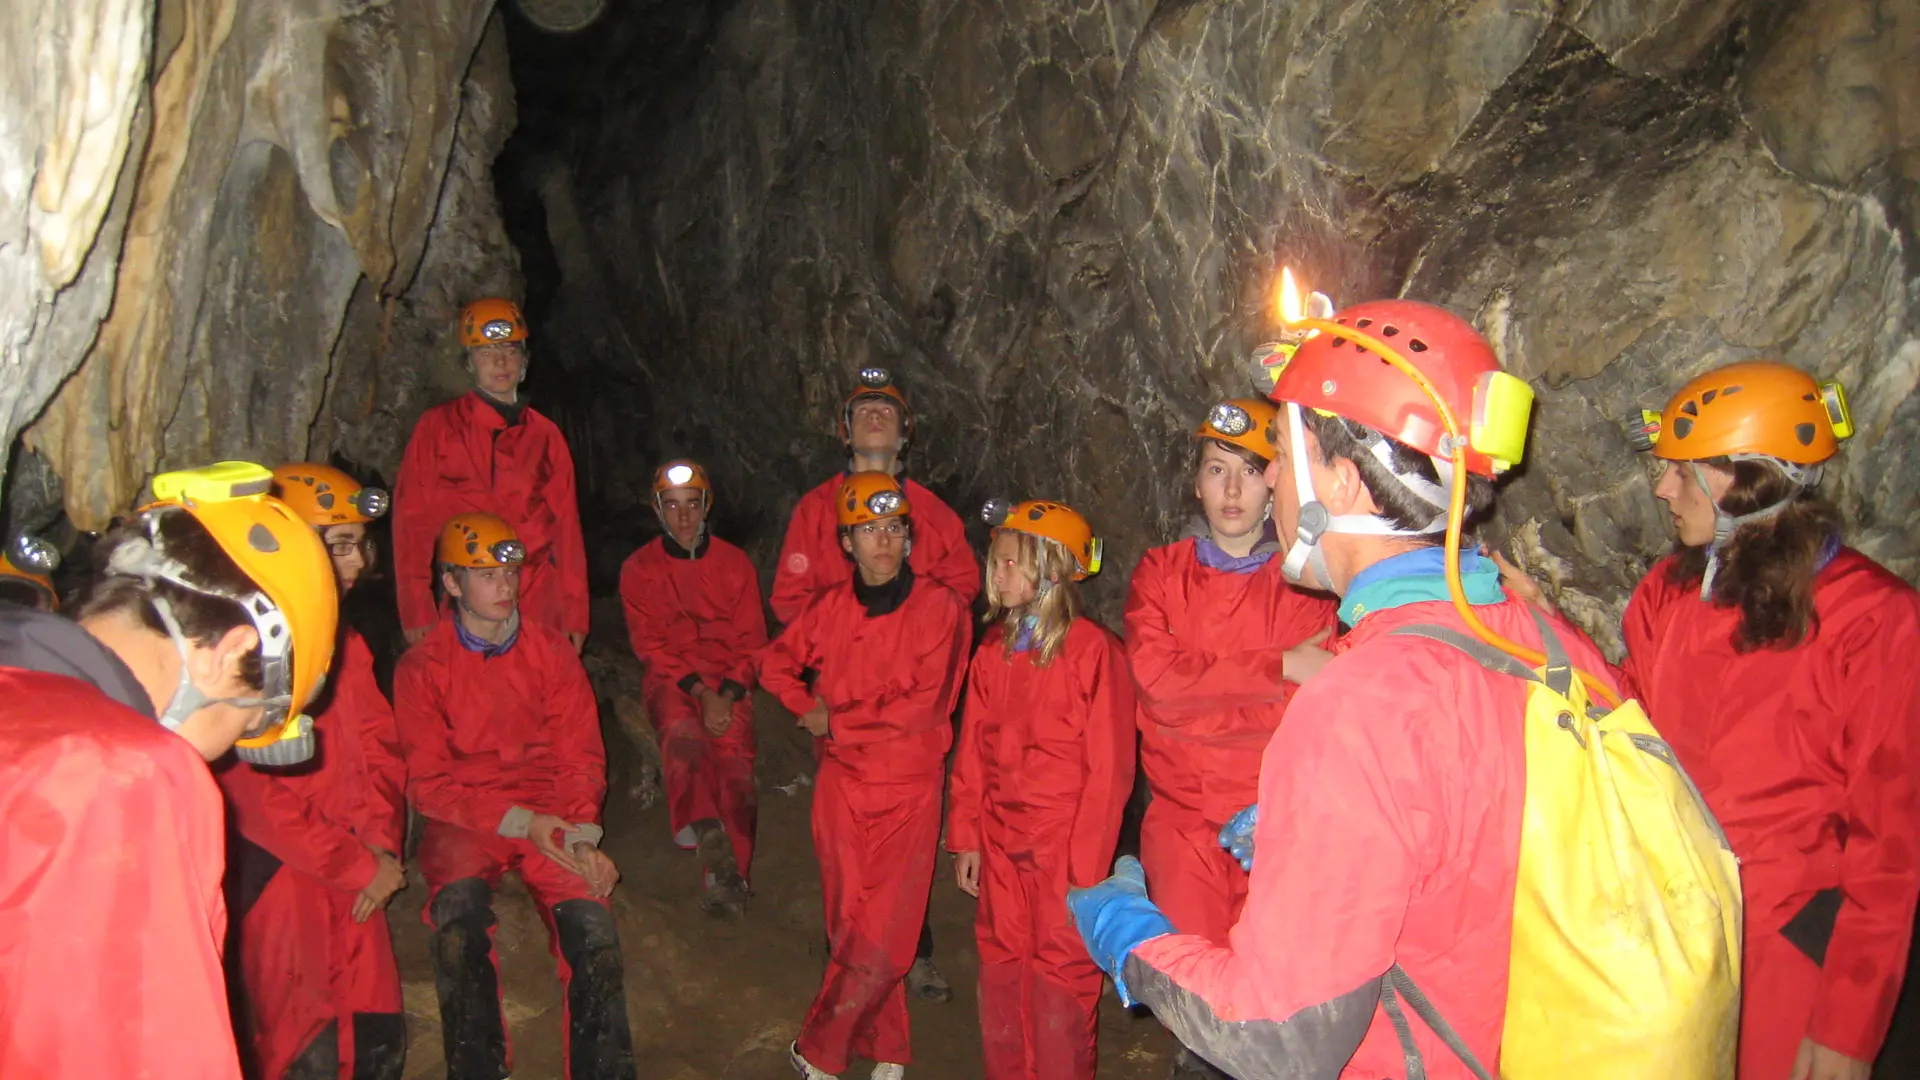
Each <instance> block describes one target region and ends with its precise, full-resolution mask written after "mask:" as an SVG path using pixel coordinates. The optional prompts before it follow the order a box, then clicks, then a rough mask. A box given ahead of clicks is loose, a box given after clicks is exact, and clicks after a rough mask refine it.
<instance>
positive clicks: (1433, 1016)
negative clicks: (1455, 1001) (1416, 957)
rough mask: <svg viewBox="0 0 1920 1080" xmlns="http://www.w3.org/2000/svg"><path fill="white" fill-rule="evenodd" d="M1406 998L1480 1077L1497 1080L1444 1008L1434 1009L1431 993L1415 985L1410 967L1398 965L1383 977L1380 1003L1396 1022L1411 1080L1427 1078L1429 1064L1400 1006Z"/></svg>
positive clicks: (1416, 1011) (1397, 1033)
mask: <svg viewBox="0 0 1920 1080" xmlns="http://www.w3.org/2000/svg"><path fill="white" fill-rule="evenodd" d="M1402 998H1404V999H1406V1002H1407V1004H1408V1005H1410V1006H1412V1007H1413V1012H1414V1015H1416V1016H1418V1017H1419V1018H1420V1019H1421V1020H1422V1021H1424V1022H1425V1023H1426V1025H1427V1027H1429V1028H1431V1029H1432V1030H1433V1033H1434V1034H1435V1035H1438V1036H1440V1041H1441V1042H1443V1043H1445V1044H1446V1045H1447V1049H1449V1050H1451V1051H1453V1053H1454V1056H1456V1057H1458V1058H1459V1059H1460V1061H1461V1062H1462V1063H1463V1064H1465V1065H1466V1067H1467V1069H1468V1070H1469V1071H1471V1072H1472V1073H1473V1075H1474V1076H1475V1077H1477V1078H1478V1080H1493V1077H1492V1075H1491V1074H1490V1073H1488V1072H1487V1069H1486V1066H1484V1065H1482V1064H1480V1059H1479V1058H1477V1057H1475V1056H1474V1055H1473V1051H1472V1050H1470V1049H1468V1047H1467V1041H1466V1040H1465V1039H1462V1038H1461V1037H1460V1033H1459V1032H1457V1031H1455V1030H1453V1025H1452V1024H1449V1023H1447V1021H1446V1019H1445V1018H1444V1017H1442V1016H1441V1015H1440V1010H1438V1009H1436V1008H1434V1007H1433V1002H1431V1001H1428V1000H1427V995H1425V994H1423V993H1421V992H1420V988H1419V987H1418V986H1415V985H1414V983H1413V977H1412V976H1411V975H1408V974H1407V969H1406V968H1403V967H1401V966H1400V965H1399V964H1395V965H1393V966H1392V967H1390V968H1388V969H1387V973H1386V974H1385V975H1383V976H1381V978H1380V1003H1381V1004H1382V1005H1384V1006H1386V1010H1387V1019H1389V1020H1391V1021H1393V1032H1394V1034H1395V1035H1397V1036H1398V1037H1399V1039H1400V1052H1401V1054H1402V1055H1404V1056H1405V1058H1406V1062H1407V1080H1427V1063H1426V1062H1425V1061H1424V1060H1423V1059H1422V1058H1421V1056H1420V1048H1419V1047H1418V1046H1416V1045H1415V1044H1414V1041H1413V1028H1412V1026H1411V1025H1409V1024H1408V1023H1407V1014H1406V1013H1404V1012H1402V1011H1401V1009H1400V1000H1401V999H1402Z"/></svg>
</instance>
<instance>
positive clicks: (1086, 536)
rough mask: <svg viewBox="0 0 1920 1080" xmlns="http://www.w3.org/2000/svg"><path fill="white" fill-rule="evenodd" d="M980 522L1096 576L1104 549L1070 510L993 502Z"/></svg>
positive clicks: (1080, 574) (1079, 577) (1082, 574)
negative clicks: (1022, 536) (1047, 543)
mask: <svg viewBox="0 0 1920 1080" xmlns="http://www.w3.org/2000/svg"><path fill="white" fill-rule="evenodd" d="M1268 409H1269V411H1271V410H1272V407H1271V406H1268ZM980 519H981V520H982V521H985V522H986V523H987V528H988V529H991V530H994V531H998V530H1000V529H1007V530H1010V531H1012V532H1019V533H1026V534H1028V535H1030V536H1038V537H1041V538H1043V539H1047V540H1051V541H1053V542H1054V543H1056V544H1059V545H1060V546H1061V547H1063V548H1066V549H1067V554H1069V555H1071V556H1073V565H1074V574H1073V580H1075V581H1085V580H1087V579H1088V578H1090V577H1092V576H1093V575H1095V574H1097V573H1099V572H1100V557H1101V554H1102V552H1103V551H1104V549H1105V545H1104V544H1102V543H1101V541H1100V538H1099V537H1097V536H1095V535H1093V526H1092V525H1089V524H1088V523H1087V519H1086V518H1085V517H1083V516H1082V515H1081V514H1080V513H1079V511H1077V510H1074V509H1073V508H1072V507H1069V506H1066V505H1064V504H1062V503H1057V502H1046V501H1044V500H1038V499H1034V500H1028V501H1027V502H1023V503H1018V504H1015V503H1011V502H1008V501H1007V500H1005V499H993V500H990V501H989V502H988V503H987V504H986V505H985V506H983V507H981V508H980Z"/></svg>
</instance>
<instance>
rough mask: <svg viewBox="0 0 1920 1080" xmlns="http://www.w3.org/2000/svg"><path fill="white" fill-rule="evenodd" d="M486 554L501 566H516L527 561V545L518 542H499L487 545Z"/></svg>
mask: <svg viewBox="0 0 1920 1080" xmlns="http://www.w3.org/2000/svg"><path fill="white" fill-rule="evenodd" d="M487 554H489V555H492V556H493V561H494V562H497V563H499V564H500V565H502V566H517V565H519V564H520V563H523V562H526V561H527V545H525V544H523V543H521V542H520V541H518V540H501V541H498V542H496V543H494V544H491V545H489V546H488V547H487Z"/></svg>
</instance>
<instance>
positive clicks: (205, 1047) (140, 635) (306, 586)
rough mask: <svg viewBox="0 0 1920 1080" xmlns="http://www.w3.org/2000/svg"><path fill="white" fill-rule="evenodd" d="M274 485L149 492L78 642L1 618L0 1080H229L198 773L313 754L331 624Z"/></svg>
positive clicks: (221, 471)
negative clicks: (0, 900) (117, 1079)
mask: <svg viewBox="0 0 1920 1080" xmlns="http://www.w3.org/2000/svg"><path fill="white" fill-rule="evenodd" d="M271 482H272V474H270V473H268V472H267V470H266V469H264V468H261V467H260V466H258V465H253V464H248V463H242V462H222V463H221V464H219V465H214V466H209V467H207V468H205V469H197V470H189V471H185V472H173V473H163V474H161V475H160V476H157V477H155V478H154V480H153V492H154V495H155V502H154V503H153V504H151V505H149V506H147V507H145V508H143V509H141V510H140V511H139V512H138V513H136V514H135V515H133V517H132V519H131V520H130V521H128V522H127V523H126V524H125V525H122V526H120V527H119V528H117V529H115V530H113V531H112V532H110V533H108V534H107V535H106V536H105V537H103V538H102V539H101V541H100V543H99V545H98V546H97V547H96V552H97V554H98V558H99V562H98V565H97V567H96V571H97V573H96V576H95V577H94V579H93V581H92V582H91V584H90V586H89V589H88V591H87V592H86V593H85V595H83V596H82V597H81V599H80V601H79V603H78V604H77V610H76V614H75V618H76V619H77V620H78V622H77V624H76V623H75V622H69V621H67V620H65V619H63V618H60V617H59V616H56V615H50V614H46V613H42V612H38V611H33V610H30V609H27V608H22V607H0V896H4V897H6V906H7V917H6V918H4V919H0V956H5V957H6V963H5V964H0V1076H8V1077H14V1076H20V1077H35V1078H42V1080H93V1078H96V1077H103V1076H155V1075H166V1076H191V1077H196V1078H211V1080H238V1077H239V1076H240V1063H239V1059H238V1057H237V1055H236V1054H235V1051H234V1041H233V1031H232V1028H231V1026H230V1022H229V1020H228V1013H227V994H226V983H225V978H224V976H223V975H222V973H221V965H220V953H221V947H222V943H223V941H224V939H225V937H226V929H227V909H226V903H225V901H224V900H223V898H222V896H221V892H220V876H221V870H222V868H223V861H224V860H223V858H222V836H223V833H224V831H225V826H224V820H225V818H224V809H223V808H222V806H221V800H220V791H219V789H218V788H217V787H216V786H215V785H214V782H213V778H212V777H211V776H210V775H208V773H207V766H206V762H208V761H212V760H215V759H217V758H219V757H222V756H224V755H225V754H226V753H227V752H228V751H229V750H232V749H234V747H235V744H236V743H238V744H239V747H240V755H241V756H242V757H243V758H247V759H252V760H269V759H271V760H276V761H282V762H290V761H297V760H299V758H300V757H301V755H302V751H303V750H306V751H310V750H311V748H312V743H311V740H310V739H306V738H303V737H302V736H303V735H304V733H305V732H306V731H307V730H308V724H307V723H306V720H305V717H303V716H302V715H301V714H300V710H301V708H303V707H304V706H305V704H306V701H307V699H308V698H309V697H310V696H311V695H312V694H313V691H314V689H315V688H316V687H318V686H319V685H320V679H321V676H322V675H323V674H324V673H325V672H326V670H327V666H328V664H329V663H331V662H332V659H333V646H334V622H335V619H336V618H337V616H338V610H337V606H336V600H335V597H334V591H333V589H332V588H331V587H327V588H322V587H321V586H322V585H323V584H324V583H326V581H327V578H328V577H329V576H330V572H329V571H328V569H327V555H326V550H325V549H324V548H322V547H321V546H320V541H319V538H318V537H316V536H314V534H313V531H312V530H311V529H309V528H308V527H307V525H306V523H305V522H304V521H301V520H300V519H299V518H298V517H297V516H295V515H294V514H293V512H292V511H290V510H288V509H287V508H286V507H285V506H284V505H282V504H280V503H279V502H277V501H276V500H274V499H272V498H270V497H269V496H268V495H267V490H268V488H269V487H270V485H271ZM156 721H157V722H156Z"/></svg>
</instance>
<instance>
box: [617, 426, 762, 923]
mask: <svg viewBox="0 0 1920 1080" xmlns="http://www.w3.org/2000/svg"><path fill="white" fill-rule="evenodd" d="M712 499H713V485H712V484H711V483H709V482H708V480H707V473H706V470H705V469H702V468H701V467H700V466H698V465H696V464H694V463H693V462H691V461H669V462H667V463H666V464H665V465H662V466H660V468H659V469H658V470H656V471H655V472H654V475H653V510H654V513H656V514H658V515H659V516H660V521H661V523H662V524H663V525H665V526H666V528H667V534H666V535H665V536H662V537H660V538H659V539H657V540H654V541H653V542H652V543H649V544H647V545H646V546H645V547H642V548H641V549H640V550H638V551H636V552H634V553H633V554H632V555H629V556H627V561H626V564H625V565H623V566H622V567H621V568H620V599H621V601H622V602H623V603H624V604H625V607H626V611H627V634H628V636H629V637H630V638H631V639H632V640H633V652H634V655H635V656H638V657H639V658H640V662H641V663H643V664H645V665H646V668H647V672H646V676H645V678H644V679H643V680H642V683H641V693H642V695H643V696H644V697H645V700H646V704H647V715H648V716H650V717H652V718H653V727H654V730H655V731H656V732H658V733H659V735H660V757H661V759H662V763H663V768H662V772H663V773H664V774H665V779H666V782H667V811H668V816H669V818H670V820H671V824H672V827H673V839H674V843H676V844H678V845H680V846H681V847H683V848H693V849H696V850H698V852H699V854H700V862H701V863H702V864H703V865H704V866H705V867H706V891H705V892H704V893H703V894H702V895H701V898H700V905H701V907H702V908H704V909H705V910H706V911H707V912H708V913H710V914H737V913H738V912H739V911H740V907H741V905H742V904H744V903H745V902H746V900H747V898H748V897H749V896H750V895H752V892H751V890H750V889H749V888H748V886H747V879H746V874H747V873H748V872H749V867H750V865H751V863H750V860H751V859H752V856H753V827H754V817H755V811H756V803H755V798H754V791H753V750H754V743H753V699H752V698H751V697H750V696H749V691H750V690H751V688H752V685H753V658H754V654H755V653H757V652H759V651H760V649H762V648H764V647H765V646H766V644H767V619H766V615H765V614H764V613H763V612H762V611H761V609H760V578H759V575H758V574H756V573H755V572H754V569H753V563H751V562H749V561H748V560H747V556H746V553H745V552H743V551H741V550H740V549H739V548H737V547H734V546H733V545H732V544H729V543H727V542H726V541H725V540H720V539H716V538H715V537H712V536H709V535H708V534H707V525H706V522H707V509H708V507H709V506H710V505H711V503H712Z"/></svg>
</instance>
